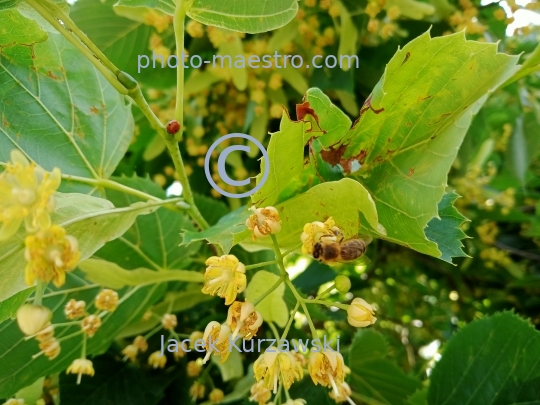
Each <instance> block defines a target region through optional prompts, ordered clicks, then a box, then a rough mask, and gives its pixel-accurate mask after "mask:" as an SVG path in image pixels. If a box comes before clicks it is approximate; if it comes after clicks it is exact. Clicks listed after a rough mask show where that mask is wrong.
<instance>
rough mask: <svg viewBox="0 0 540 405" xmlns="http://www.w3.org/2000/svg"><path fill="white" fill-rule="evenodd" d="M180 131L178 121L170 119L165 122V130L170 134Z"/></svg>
mask: <svg viewBox="0 0 540 405" xmlns="http://www.w3.org/2000/svg"><path fill="white" fill-rule="evenodd" d="M178 131H180V123H179V122H178V121H176V120H170V121H169V122H168V123H167V132H168V133H169V134H170V135H176V134H177V133H178Z"/></svg>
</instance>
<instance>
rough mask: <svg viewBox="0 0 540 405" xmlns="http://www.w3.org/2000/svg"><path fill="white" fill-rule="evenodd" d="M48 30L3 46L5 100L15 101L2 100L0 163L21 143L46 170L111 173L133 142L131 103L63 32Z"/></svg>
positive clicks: (0, 76)
mask: <svg viewBox="0 0 540 405" xmlns="http://www.w3.org/2000/svg"><path fill="white" fill-rule="evenodd" d="M29 24H30V25H32V23H31V22H29ZM48 35H49V39H48V40H47V41H45V42H39V43H35V44H34V45H33V46H31V47H30V46H23V45H17V44H16V45H13V46H9V47H4V48H3V50H2V57H1V58H0V98H1V99H3V100H10V102H9V103H1V104H0V116H2V119H3V125H2V127H1V128H0V162H4V163H5V162H7V161H8V159H9V153H10V151H11V150H12V149H14V148H18V149H20V150H21V151H22V152H23V153H24V154H25V155H27V156H28V157H29V158H30V159H32V160H34V161H35V162H36V163H37V164H39V165H40V166H42V167H43V168H44V169H46V170H51V169H52V168H54V167H59V168H60V169H61V170H62V173H64V174H72V175H78V176H83V177H91V178H100V177H109V176H110V175H111V174H112V172H113V171H114V169H115V168H116V166H117V164H118V162H119V161H120V159H121V158H122V157H123V156H124V154H125V152H126V150H127V148H128V146H129V143H130V141H131V137H132V134H133V117H132V115H131V108H130V106H129V105H128V104H126V102H125V100H124V97H123V96H121V95H120V94H119V93H118V92H117V91H116V90H114V89H113V88H112V86H111V85H110V84H109V83H108V82H107V81H106V80H105V78H103V76H102V75H101V73H99V72H98V71H97V69H95V68H94V66H93V65H92V64H91V63H90V62H88V61H87V60H85V59H84V58H82V57H81V55H80V53H79V51H78V50H76V49H75V48H74V47H73V46H72V45H71V44H69V43H68V42H67V41H66V40H65V39H64V38H63V37H62V36H61V35H60V34H55V33H49V34H48ZM13 41H16V37H13ZM15 61H16V62H15Z"/></svg>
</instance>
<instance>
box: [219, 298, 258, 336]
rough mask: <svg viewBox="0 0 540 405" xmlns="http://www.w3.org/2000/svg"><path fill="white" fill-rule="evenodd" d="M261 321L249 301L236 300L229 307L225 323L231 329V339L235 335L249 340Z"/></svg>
mask: <svg viewBox="0 0 540 405" xmlns="http://www.w3.org/2000/svg"><path fill="white" fill-rule="evenodd" d="M262 323H263V317H262V315H261V313H260V312H259V311H256V310H255V306H254V305H253V304H252V303H251V302H247V301H246V302H239V301H236V302H235V303H234V304H232V305H231V306H230V307H229V313H228V314H227V325H229V326H230V327H231V330H233V331H234V332H233V334H232V339H233V340H234V339H235V338H236V336H238V335H239V336H241V337H242V338H244V339H246V340H249V339H251V338H252V337H253V336H255V335H256V334H257V330H258V329H259V327H260V326H261V325H262Z"/></svg>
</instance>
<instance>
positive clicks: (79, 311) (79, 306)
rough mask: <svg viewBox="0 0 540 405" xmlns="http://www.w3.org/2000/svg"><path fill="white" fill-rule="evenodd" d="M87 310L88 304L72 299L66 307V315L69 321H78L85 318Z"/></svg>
mask: <svg viewBox="0 0 540 405" xmlns="http://www.w3.org/2000/svg"><path fill="white" fill-rule="evenodd" d="M85 309H86V302H84V301H82V300H81V301H76V300H74V299H70V300H69V301H68V303H67V304H66V306H65V307H64V314H66V318H67V319H77V318H80V317H81V316H84V311H85Z"/></svg>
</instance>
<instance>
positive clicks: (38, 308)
mask: <svg viewBox="0 0 540 405" xmlns="http://www.w3.org/2000/svg"><path fill="white" fill-rule="evenodd" d="M51 318H52V311H51V310H50V309H49V308H47V307H44V306H42V305H34V304H24V305H23V306H21V307H20V308H19V309H18V310H17V323H18V325H19V329H20V330H21V331H22V332H23V333H24V334H25V335H26V336H33V335H35V334H36V333H38V332H39V331H41V330H43V329H44V328H46V327H47V325H49V324H50V322H51Z"/></svg>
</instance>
